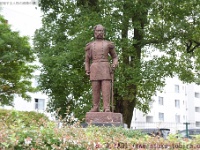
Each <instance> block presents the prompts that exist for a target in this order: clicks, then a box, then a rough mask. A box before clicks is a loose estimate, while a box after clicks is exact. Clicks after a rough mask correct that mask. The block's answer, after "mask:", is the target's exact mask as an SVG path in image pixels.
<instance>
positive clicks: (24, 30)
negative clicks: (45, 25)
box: [0, 0, 42, 38]
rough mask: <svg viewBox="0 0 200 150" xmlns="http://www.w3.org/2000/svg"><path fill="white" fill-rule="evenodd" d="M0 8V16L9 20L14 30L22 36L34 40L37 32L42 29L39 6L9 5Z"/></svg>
mask: <svg viewBox="0 0 200 150" xmlns="http://www.w3.org/2000/svg"><path fill="white" fill-rule="evenodd" d="M2 1H3V0H0V2H2ZM4 1H9V0H4ZM16 1H17V0H16ZM27 1H28V0H27ZM29 1H30V0H29ZM0 7H1V10H0V14H1V15H3V16H4V18H5V19H7V20H8V23H9V24H10V25H11V28H12V30H15V31H19V32H20V35H25V36H29V37H30V38H32V36H33V35H34V32H35V30H36V29H38V28H40V27H41V15H42V13H41V11H40V9H39V8H38V7H37V5H32V4H27V5H14V4H12V5H10V4H9V5H0Z"/></svg>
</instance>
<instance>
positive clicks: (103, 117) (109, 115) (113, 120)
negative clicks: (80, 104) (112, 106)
mask: <svg viewBox="0 0 200 150" xmlns="http://www.w3.org/2000/svg"><path fill="white" fill-rule="evenodd" d="M85 121H86V123H87V124H104V125H106V124H107V125H109V126H110V125H123V117H122V114H121V113H113V112H87V113H86V117H85Z"/></svg>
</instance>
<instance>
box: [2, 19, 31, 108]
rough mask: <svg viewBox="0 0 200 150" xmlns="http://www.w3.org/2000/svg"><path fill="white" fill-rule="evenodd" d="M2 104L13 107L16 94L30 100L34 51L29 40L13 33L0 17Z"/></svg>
mask: <svg viewBox="0 0 200 150" xmlns="http://www.w3.org/2000/svg"><path fill="white" fill-rule="evenodd" d="M0 51H1V52H0V103H1V105H12V102H13V98H14V94H16V95H19V96H21V97H22V98H24V99H25V100H30V96H29V95H28V93H27V92H33V91H34V88H32V87H31V77H32V72H33V71H34V68H35V67H34V66H32V65H30V63H32V62H33V61H34V55H33V50H32V49H31V47H30V44H29V41H28V38H27V37H25V36H20V35H19V33H18V32H15V31H12V30H11V29H10V26H9V24H8V23H7V21H6V20H5V19H4V18H3V16H1V15H0Z"/></svg>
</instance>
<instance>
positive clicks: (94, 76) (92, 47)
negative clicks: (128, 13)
mask: <svg viewBox="0 0 200 150" xmlns="http://www.w3.org/2000/svg"><path fill="white" fill-rule="evenodd" d="M104 32H105V29H104V27H103V26H102V25H100V24H99V25H96V26H95V27H94V37H95V40H94V41H92V42H90V43H88V44H87V45H86V47H85V71H86V74H87V75H88V76H90V81H91V83H92V97H93V108H92V109H91V110H90V112H99V104H100V97H101V93H102V99H103V108H104V112H110V93H111V80H112V77H111V74H112V73H113V71H114V69H115V68H116V67H117V65H118V57H117V54H116V52H115V46H114V44H113V42H110V41H107V40H104ZM109 55H110V56H111V57H112V64H110V62H109V59H108V58H109Z"/></svg>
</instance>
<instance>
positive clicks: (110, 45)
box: [109, 41, 115, 49]
mask: <svg viewBox="0 0 200 150" xmlns="http://www.w3.org/2000/svg"><path fill="white" fill-rule="evenodd" d="M109 48H110V49H114V48H115V45H114V43H113V42H110V41H109Z"/></svg>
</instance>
